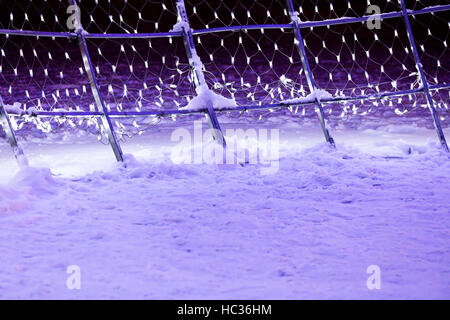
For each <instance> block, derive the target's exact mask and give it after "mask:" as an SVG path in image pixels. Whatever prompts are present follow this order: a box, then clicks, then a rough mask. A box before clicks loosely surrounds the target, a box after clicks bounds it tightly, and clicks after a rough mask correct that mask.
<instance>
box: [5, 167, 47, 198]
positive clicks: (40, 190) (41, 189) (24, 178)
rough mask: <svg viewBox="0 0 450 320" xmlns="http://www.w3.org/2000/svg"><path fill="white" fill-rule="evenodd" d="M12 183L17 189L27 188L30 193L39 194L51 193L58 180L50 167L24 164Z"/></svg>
mask: <svg viewBox="0 0 450 320" xmlns="http://www.w3.org/2000/svg"><path fill="white" fill-rule="evenodd" d="M10 185H11V186H12V187H13V188H15V189H22V190H26V192H27V193H28V194H32V195H39V194H45V193H49V192H50V193H51V192H52V189H53V187H54V186H55V185H56V182H55V180H54V179H53V176H52V172H51V171H50V169H49V168H35V167H31V166H22V168H21V169H20V170H19V172H18V173H17V174H16V175H15V176H14V178H13V179H12V180H11V181H10Z"/></svg>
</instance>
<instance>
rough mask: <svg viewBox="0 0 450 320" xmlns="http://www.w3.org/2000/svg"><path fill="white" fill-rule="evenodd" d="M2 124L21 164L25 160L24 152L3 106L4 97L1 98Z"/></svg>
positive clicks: (0, 120)
mask: <svg viewBox="0 0 450 320" xmlns="http://www.w3.org/2000/svg"><path fill="white" fill-rule="evenodd" d="M0 124H1V125H2V127H3V131H5V134H6V137H7V138H8V141H9V144H10V145H11V148H12V149H13V152H14V156H15V157H16V159H17V161H19V163H21V162H22V160H23V158H24V154H23V150H22V148H21V147H20V146H19V144H18V143H17V139H16V135H15V133H14V129H13V128H12V126H11V121H10V120H9V115H8V113H7V111H6V109H5V106H4V104H3V99H2V97H0Z"/></svg>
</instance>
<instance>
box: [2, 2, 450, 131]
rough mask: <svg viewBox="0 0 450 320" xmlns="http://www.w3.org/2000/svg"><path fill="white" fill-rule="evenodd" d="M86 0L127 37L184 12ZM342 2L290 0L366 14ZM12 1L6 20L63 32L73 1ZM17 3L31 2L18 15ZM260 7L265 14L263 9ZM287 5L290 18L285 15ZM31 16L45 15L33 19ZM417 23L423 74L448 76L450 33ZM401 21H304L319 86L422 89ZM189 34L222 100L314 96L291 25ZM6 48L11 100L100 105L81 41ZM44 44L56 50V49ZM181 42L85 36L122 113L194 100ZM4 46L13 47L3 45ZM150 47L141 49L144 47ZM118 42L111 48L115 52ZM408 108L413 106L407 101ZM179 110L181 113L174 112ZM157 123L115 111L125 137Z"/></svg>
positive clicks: (222, 8)
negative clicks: (379, 26) (393, 69)
mask: <svg viewBox="0 0 450 320" xmlns="http://www.w3.org/2000/svg"><path fill="white" fill-rule="evenodd" d="M87 3H88V2H84V1H82V2H81V3H80V5H81V9H82V12H83V13H86V14H88V15H89V19H88V23H87V25H86V26H84V28H85V30H87V31H88V32H92V33H95V32H98V33H103V34H107V33H109V32H112V31H114V32H117V30H121V32H123V33H130V34H131V33H138V32H142V28H143V26H144V25H145V26H146V27H147V26H148V25H149V24H150V25H152V26H153V28H154V30H150V31H154V32H162V31H168V30H161V29H160V28H161V26H163V25H165V24H164V23H162V20H163V19H170V18H172V19H173V21H174V23H175V22H176V17H177V13H176V9H175V7H174V6H173V5H171V6H169V5H166V3H168V2H166V3H164V2H161V1H143V2H137V1H125V2H120V4H119V2H114V1H105V2H103V1H95V6H94V7H92V6H90V7H89V4H91V5H92V4H93V2H89V4H87ZM185 3H186V6H187V7H188V8H189V10H188V11H189V12H188V13H189V20H190V21H191V22H193V23H195V25H196V27H203V28H205V29H211V28H215V27H222V26H231V25H241V26H243V25H252V24H277V23H290V21H289V19H290V18H289V14H288V12H287V9H286V3H285V1H284V0H272V1H265V2H264V3H262V2H258V1H254V2H250V1H249V2H248V3H245V2H239V1H221V2H217V6H215V4H213V3H212V2H210V1H207V0H203V1H194V0H186V1H185ZM300 3H302V6H300ZM343 3H345V2H342V4H343ZM346 3H347V7H345V6H344V7H341V5H340V7H339V13H338V12H337V11H336V8H335V5H334V4H333V2H332V1H320V2H317V1H312V0H307V1H297V2H295V1H294V4H295V5H296V10H297V13H298V14H297V15H296V17H297V18H298V19H299V20H301V21H320V20H326V19H336V18H341V17H352V16H361V15H362V14H364V12H360V11H356V9H355V8H353V7H352V6H351V3H350V1H347V2H346ZM380 3H384V6H382V7H381V10H382V12H389V11H400V8H399V2H398V1H393V0H390V1H384V2H383V1H381V2H380ZM8 5H9V6H10V7H8V9H9V10H10V12H11V13H10V15H9V20H10V21H9V25H7V26H2V28H11V29H17V30H41V31H42V30H46V31H64V30H66V26H65V25H64V24H65V21H63V22H61V21H60V20H61V19H58V17H62V16H64V17H66V16H67V14H66V12H65V10H66V7H67V6H66V5H64V4H61V5H59V6H56V7H51V6H50V5H46V8H45V9H46V10H47V11H46V12H52V13H53V16H52V15H48V14H47V15H45V16H44V15H42V14H38V15H36V12H41V11H42V8H39V7H38V6H37V5H36V4H35V3H33V2H32V1H31V0H30V2H29V5H28V6H25V7H23V8H21V7H18V4H17V2H15V1H12V2H10V3H9V4H6V6H8ZM47 7H48V8H47ZM148 7H151V8H152V13H154V12H159V14H158V15H156V16H157V17H156V19H154V18H150V17H148V16H146V14H145V12H146V10H147V11H148ZM423 7H424V4H423V3H422V1H416V2H414V7H413V8H411V9H413V10H415V9H421V8H423ZM305 8H314V9H313V10H310V9H309V10H306V9H305ZM358 8H359V7H358ZM21 9H24V10H25V11H24V12H21ZM13 12H14V14H13ZM125 12H126V13H125ZM262 12H264V13H265V14H261V13H262ZM280 12H282V13H283V14H284V17H281V16H282V15H280V14H279V13H280ZM152 16H153V15H152ZM429 16H430V18H431V19H432V20H433V21H434V22H436V23H438V24H442V25H444V26H447V27H448V24H449V22H448V21H446V20H445V19H443V18H442V15H438V14H434V13H432V14H430V15H429ZM36 17H38V20H37V21H34V20H36ZM99 17H107V23H106V24H105V23H103V22H104V21H103V20H104V19H99ZM45 19H50V20H49V21H46V20H45ZM280 19H281V20H280ZM96 21H102V23H97V22H96ZM412 22H413V24H414V25H416V26H417V27H420V28H422V29H424V30H426V36H425V37H421V38H420V39H419V41H420V43H418V47H419V50H420V53H421V55H422V58H425V59H427V60H431V61H433V63H432V64H431V65H432V67H429V68H427V70H425V71H426V74H427V77H428V79H429V80H430V82H431V83H434V84H438V83H440V82H442V80H441V77H442V76H441V75H442V74H445V73H446V74H449V73H450V70H448V66H447V65H445V64H444V63H443V62H442V61H445V54H448V41H449V40H448V39H449V38H450V37H449V31H447V34H445V35H441V34H439V35H437V34H433V31H432V30H431V28H430V27H429V25H427V24H425V23H424V22H422V20H420V19H414V18H413V19H412ZM402 30H404V26H403V21H402V20H401V19H390V20H389V21H385V22H383V33H384V34H388V35H390V36H383V37H382V36H380V34H379V32H378V31H377V30H373V31H372V32H367V26H366V25H365V23H354V24H351V25H340V26H324V27H311V28H308V29H302V33H303V36H304V40H305V48H306V50H307V53H308V57H309V58H310V63H311V67H312V72H313V74H314V76H315V79H316V82H317V85H318V87H319V88H322V89H326V90H327V91H328V92H330V93H331V94H333V95H334V96H342V95H345V96H352V95H367V94H373V93H380V92H384V91H398V90H401V89H403V90H404V89H410V90H414V89H418V88H420V85H421V84H420V82H419V81H417V79H418V74H417V70H416V69H415V65H414V63H413V61H412V57H411V52H410V50H409V46H408V44H407V43H406V42H405V37H404V35H402V34H399V33H400V32H403V31H402ZM442 30H443V29H442ZM194 38H195V42H196V46H197V50H198V52H199V55H200V58H201V59H202V62H203V65H204V73H205V76H206V80H207V82H208V84H209V86H210V88H212V89H213V90H215V91H216V92H217V93H219V94H221V95H223V96H225V97H230V98H234V99H235V100H237V101H238V102H239V104H241V105H250V104H252V105H255V104H256V105H263V104H270V103H277V102H280V101H283V100H287V99H295V98H299V97H305V96H307V95H308V94H309V92H308V90H309V89H308V85H307V82H306V78H305V72H304V70H303V68H302V64H301V60H300V57H299V55H298V53H297V49H296V43H295V41H296V40H295V37H294V33H293V31H292V30H285V29H280V30H267V29H255V30H241V31H236V32H223V33H209V34H204V35H196V36H194ZM23 39H25V45H20V43H19V42H20V41H23ZM336 39H339V41H336ZM318 43H320V45H318ZM337 43H339V46H338V47H336V46H337V45H336V44H337ZM431 43H433V45H434V46H435V47H438V48H440V49H441V50H440V51H439V50H437V51H436V50H434V51H432V53H429V52H431V51H428V50H427V48H428V47H429V46H430V45H431ZM1 46H2V47H1V57H0V58H1V63H0V73H1V77H2V80H3V81H4V83H7V84H8V85H7V93H8V94H9V95H10V96H11V97H15V96H23V97H25V98H26V99H25V100H24V101H23V103H22V108H23V109H24V110H33V108H35V110H41V111H55V110H56V109H57V108H59V109H62V110H64V111H81V110H85V109H86V106H88V108H89V110H91V111H92V110H95V106H94V104H93V102H92V97H91V93H90V90H89V85H88V83H87V79H86V74H85V72H84V69H83V66H82V64H81V61H80V60H81V59H80V56H79V52H78V51H77V50H76V46H75V49H74V44H73V42H71V41H69V40H67V39H63V40H61V39H55V38H50V39H47V40H44V39H43V38H39V37H24V38H21V39H16V38H15V37H14V36H9V35H6V36H5V37H4V39H3V40H2V44H1ZM47 46H49V47H51V50H50V49H48V47H47ZM181 46H182V43H181V42H180V39H177V38H172V37H168V38H166V39H136V40H132V39H120V40H119V39H115V40H114V39H106V40H98V39H88V48H89V49H90V51H91V58H92V60H93V64H94V71H95V73H96V76H97V78H98V81H99V83H100V86H101V92H102V95H103V97H104V99H105V103H106V107H107V109H108V111H119V112H121V111H124V110H129V108H130V106H133V108H134V111H137V112H140V111H143V110H144V109H145V108H149V109H161V110H164V109H165V108H168V109H176V108H182V107H184V106H185V105H187V104H188V103H189V101H190V100H191V99H192V97H193V95H194V88H193V86H191V87H190V88H188V89H186V84H188V83H189V82H192V74H191V72H192V71H191V70H190V67H189V64H188V62H187V59H185V57H184V58H183V57H174V54H173V52H176V51H177V50H176V49H177V48H178V47H181ZM6 47H7V50H8V52H5V48H6ZM144 47H145V50H142V48H144ZM111 48H114V49H111ZM112 50H114V52H111V51H112ZM180 52H181V51H180ZM436 52H437V55H436ZM381 53H384V55H382V54H381ZM56 55H57V56H58V57H57V59H55V58H56ZM381 56H385V59H380V57H381ZM61 57H63V59H61ZM392 64H395V65H397V66H398V72H397V73H396V74H392V73H390V72H389V68H388V67H387V66H388V65H392ZM5 75H6V76H5ZM80 76H81V78H80ZM80 79H82V80H81V81H80ZM4 94H5V93H3V95H4ZM445 95H447V96H445ZM434 97H435V98H436V100H437V102H438V103H437V106H438V107H440V108H442V109H445V110H448V105H447V103H446V101H448V92H446V91H439V90H438V91H437V92H435V93H434ZM4 98H5V97H4ZM416 98H417V96H416V95H410V96H404V97H395V98H393V97H391V98H386V99H381V100H376V99H369V100H366V101H365V102H364V103H352V102H346V103H344V102H342V103H339V105H340V106H341V108H340V110H339V111H340V112H341V113H340V117H342V118H344V117H346V116H348V115H356V114H361V115H367V114H369V113H371V112H376V111H377V110H378V108H380V107H383V106H387V107H389V108H390V109H392V110H393V111H394V112H395V113H396V114H398V115H404V114H406V113H407V112H408V110H412V109H414V108H418V107H423V105H424V104H423V103H420V102H418V101H417V99H416ZM401 105H408V108H406V107H405V108H403V107H401ZM288 110H289V111H290V112H292V113H294V114H296V115H297V114H299V115H303V116H305V115H306V109H305V108H300V109H299V108H298V107H290V108H289V109H288ZM274 111H275V110H274V109H271V110H269V111H268V112H255V115H256V117H258V118H259V119H263V115H266V114H270V113H272V112H274ZM327 112H328V113H332V112H333V108H331V107H330V108H328V109H327ZM175 119H176V116H175V115H174V116H173V117H172V119H171V120H175ZM159 121H161V119H160V118H158V117H152V118H150V120H147V119H145V120H131V121H130V123H125V122H126V120H120V121H119V120H117V121H116V127H118V128H119V135H128V132H127V128H129V127H132V128H133V129H132V130H134V129H136V130H137V131H133V132H138V133H142V131H141V130H140V129H141V128H142V129H143V130H145V128H147V127H148V126H149V125H152V124H155V123H158V122H159ZM28 122H30V123H33V124H35V125H36V126H37V127H38V128H39V129H41V130H43V131H44V132H46V131H48V130H49V129H48V128H49V127H50V128H51V123H52V122H54V123H56V126H58V125H62V124H68V125H70V126H73V125H87V126H88V127H92V128H95V130H98V132H99V133H102V129H101V125H100V124H99V122H98V121H97V119H95V118H93V119H87V120H81V119H80V120H76V121H73V120H70V119H68V118H55V119H50V120H45V119H41V118H36V117H33V116H31V115H30V116H25V117H23V118H16V120H15V122H14V123H15V125H16V128H21V127H23V124H21V123H28Z"/></svg>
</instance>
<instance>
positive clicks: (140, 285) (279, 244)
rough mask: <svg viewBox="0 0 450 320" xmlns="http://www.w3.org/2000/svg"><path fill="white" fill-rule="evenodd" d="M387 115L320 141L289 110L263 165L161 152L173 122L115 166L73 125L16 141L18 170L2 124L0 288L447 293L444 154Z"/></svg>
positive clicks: (172, 294) (196, 293) (208, 293)
mask: <svg viewBox="0 0 450 320" xmlns="http://www.w3.org/2000/svg"><path fill="white" fill-rule="evenodd" d="M391 129H392V128H390V127H386V128H384V129H378V130H377V131H371V130H365V131H358V132H352V131H345V130H343V131H340V132H335V138H336V141H337V142H338V149H337V150H336V151H332V150H330V149H329V147H328V146H326V145H325V144H324V143H323V142H322V139H323V138H322V136H321V135H320V131H319V130H318V129H317V128H315V129H314V130H316V131H313V130H310V129H308V128H306V129H301V130H300V127H298V126H297V127H295V126H293V125H290V126H289V125H287V126H286V127H284V128H282V129H281V132H280V143H281V146H280V148H281V150H280V152H281V159H280V164H279V171H278V172H277V173H276V174H274V175H266V176H263V175H261V174H260V170H259V166H258V165H247V166H241V165H226V166H218V165H174V164H173V163H172V162H171V160H170V151H171V148H172V147H173V146H174V144H175V143H174V142H171V141H170V135H171V133H172V132H173V128H170V127H167V128H166V127H159V128H158V129H157V130H156V131H153V132H149V133H147V134H146V135H144V136H141V137H136V138H135V139H133V140H131V141H129V142H128V143H126V144H124V150H125V152H126V153H127V154H133V155H134V157H132V156H129V155H128V156H127V157H126V158H127V161H126V167H124V166H121V165H117V164H116V163H115V162H114V157H113V155H112V152H111V151H110V149H109V147H107V146H103V145H101V144H98V143H96V142H95V141H93V140H95V138H93V139H91V138H88V137H80V138H79V139H77V140H76V141H75V137H74V138H73V140H69V141H60V139H59V138H58V139H53V140H43V139H36V140H33V141H28V142H24V141H22V143H23V146H24V149H25V152H26V153H27V155H28V156H29V158H30V164H31V167H26V166H25V167H24V168H22V169H21V170H19V169H18V168H17V165H16V164H15V162H14V161H13V157H12V155H11V152H10V150H9V148H8V146H7V145H6V143H5V142H4V141H3V140H1V141H0V151H1V152H0V162H1V163H2V168H3V170H2V172H1V173H0V223H1V231H0V259H1V269H0V298H32V299H42V298H56V299H62V298H64V299H66V298H68V299H78V298H88V299H90V298H138V299H139V298H148V299H159V298H168V299H173V298H190V299H197V298H206V299H215V298H219V299H220V298H226V299H228V298H239V299H247V298H248V299H260V298H268V299H282V298H287V299H300V298H326V299H328V298H363V299H378V298H394V299H396V298H414V299H415V298H427V299H429V298H447V299H448V298H450V249H449V248H450V230H449V227H450V214H449V213H450V212H449V211H450V210H449V208H450V197H449V186H450V183H449V182H450V178H449V177H450V161H449V158H448V156H447V155H446V154H443V153H442V152H441V151H440V149H439V148H438V146H437V144H436V143H435V142H434V141H435V140H436V138H435V135H434V132H433V131H432V130H426V129H420V128H411V127H408V128H403V129H402V128H400V129H399V130H391ZM48 168H50V169H48ZM50 170H51V171H50ZM69 265H78V266H79V267H80V268H81V289H80V290H69V289H67V287H66V280H67V277H68V276H69V275H68V274H67V273H66V270H67V267H68V266H69ZM370 265H378V266H379V267H380V269H381V289H380V290H368V289H367V287H366V280H367V278H368V277H369V275H368V274H367V273H366V269H367V267H368V266H370Z"/></svg>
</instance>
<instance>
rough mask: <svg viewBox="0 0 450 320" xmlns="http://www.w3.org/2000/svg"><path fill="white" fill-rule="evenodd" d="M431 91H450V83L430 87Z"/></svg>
mask: <svg viewBox="0 0 450 320" xmlns="http://www.w3.org/2000/svg"><path fill="white" fill-rule="evenodd" d="M429 89H430V90H442V89H450V83H444V84H435V85H430V87H429Z"/></svg>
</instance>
